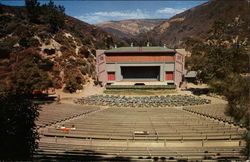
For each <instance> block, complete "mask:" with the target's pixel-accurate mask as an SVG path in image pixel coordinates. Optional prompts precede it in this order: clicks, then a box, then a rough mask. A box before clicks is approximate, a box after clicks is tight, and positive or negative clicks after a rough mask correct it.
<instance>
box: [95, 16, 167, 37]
mask: <svg viewBox="0 0 250 162" xmlns="http://www.w3.org/2000/svg"><path fill="white" fill-rule="evenodd" d="M165 21H166V19H129V20H121V21H105V22H102V23H99V24H97V26H98V27H100V28H102V29H103V30H105V31H106V32H108V33H111V34H114V35H116V36H118V37H120V38H127V39H128V38H132V37H134V36H136V35H138V34H140V33H145V32H148V31H150V30H152V29H153V28H154V27H155V26H157V25H159V24H161V23H163V22H165Z"/></svg>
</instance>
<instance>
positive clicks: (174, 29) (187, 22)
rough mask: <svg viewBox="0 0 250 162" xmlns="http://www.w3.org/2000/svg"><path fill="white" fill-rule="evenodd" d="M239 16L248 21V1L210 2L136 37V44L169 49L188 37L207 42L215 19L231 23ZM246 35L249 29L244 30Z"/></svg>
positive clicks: (177, 45) (179, 44) (218, 0)
mask: <svg viewBox="0 0 250 162" xmlns="http://www.w3.org/2000/svg"><path fill="white" fill-rule="evenodd" d="M238 16H240V18H241V19H243V20H244V21H245V22H248V21H249V4H248V1H247V0H210V1H208V2H206V3H204V4H202V5H199V6H197V7H194V8H191V9H189V10H187V11H185V12H183V13H180V14H177V15H175V16H173V17H172V18H170V19H168V20H167V21H165V22H163V23H161V24H160V25H158V26H156V27H155V28H154V29H153V30H151V31H149V32H147V33H143V34H139V35H137V41H138V42H140V43H143V44H145V42H147V41H149V42H151V43H152V44H153V45H163V44H166V45H167V46H168V47H172V48H173V47H181V44H182V41H183V40H184V39H185V38H186V37H192V38H198V39H205V38H207V37H208V31H209V30H210V29H211V27H212V25H213V23H214V21H215V20H216V19H224V20H225V21H226V22H230V21H232V20H233V19H234V18H235V17H238ZM242 30H243V31H244V32H245V33H246V35H247V30H249V28H248V27H247V26H246V28H245V29H242Z"/></svg>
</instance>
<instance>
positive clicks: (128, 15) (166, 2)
mask: <svg viewBox="0 0 250 162" xmlns="http://www.w3.org/2000/svg"><path fill="white" fill-rule="evenodd" d="M207 1H208V0H183V1H181V0H175V1H170V0H161V1H153V0H152V1H150V0H147V1H141V0H140V1H132V0H128V1H125V0H123V1H120V0H109V1H105V0H82V1H81V0H75V1H74V0H73V1H69V0H68V1H67V0H61V1H58V0H57V1H56V0H54V2H55V4H57V5H63V6H64V7H65V9H66V10H65V12H66V14H67V15H70V16H73V17H75V18H77V19H80V20H82V21H85V22H87V23H90V24H97V23H100V22H103V21H111V20H112V21H116V20H125V19H155V18H163V19H167V18H170V17H172V16H174V15H176V14H178V13H181V12H183V11H185V10H187V9H190V8H192V7H195V6H198V5H200V4H203V3H205V2H207ZM0 2H1V3H2V4H5V5H11V6H23V5H24V0H13V1H8V0H1V1H0ZM40 2H41V3H42V4H43V3H47V2H48V1H46V0H43V1H40Z"/></svg>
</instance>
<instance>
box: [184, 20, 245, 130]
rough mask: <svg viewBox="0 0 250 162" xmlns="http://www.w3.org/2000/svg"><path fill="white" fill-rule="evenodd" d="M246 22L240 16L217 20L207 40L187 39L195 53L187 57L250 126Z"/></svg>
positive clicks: (230, 110)
mask: <svg viewBox="0 0 250 162" xmlns="http://www.w3.org/2000/svg"><path fill="white" fill-rule="evenodd" d="M244 24H245V23H244V22H243V21H241V19H240V18H239V17H237V18H235V20H234V21H232V22H231V23H229V24H227V23H226V22H225V21H223V20H217V21H215V23H214V25H213V28H212V30H211V31H210V37H209V38H208V39H207V40H206V42H201V41H199V40H194V39H186V40H185V44H186V46H187V47H191V53H192V56H191V57H190V58H187V68H188V69H189V70H196V71H198V77H199V79H200V80H201V81H203V82H206V83H208V84H209V85H210V87H211V88H212V91H214V92H216V93H218V94H221V95H223V96H225V97H226V99H227V101H228V103H229V106H228V110H227V113H228V114H229V115H231V116H233V117H234V119H235V120H236V121H238V122H240V123H242V124H244V125H245V126H246V127H249V119H248V118H249V117H248V115H249V114H248V113H247V111H248V110H247V108H248V107H249V101H248V100H249V78H247V77H244V76H242V75H241V74H244V73H248V71H249V69H248V66H249V54H247V50H246V49H247V48H246V47H247V45H248V42H247V39H246V36H244V35H243V36H242V33H241V32H242V28H243V27H244Z"/></svg>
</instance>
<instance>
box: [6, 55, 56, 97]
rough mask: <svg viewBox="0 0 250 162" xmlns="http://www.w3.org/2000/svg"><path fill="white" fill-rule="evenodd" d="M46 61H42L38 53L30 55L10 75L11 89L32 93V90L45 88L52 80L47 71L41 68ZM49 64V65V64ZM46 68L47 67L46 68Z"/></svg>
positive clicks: (21, 92)
mask: <svg viewBox="0 0 250 162" xmlns="http://www.w3.org/2000/svg"><path fill="white" fill-rule="evenodd" d="M46 64H48V62H47V63H46V62H45V63H44V62H42V60H41V58H40V57H39V55H30V56H26V58H25V59H24V60H23V61H22V62H21V64H20V65H19V66H18V67H16V68H15V70H14V73H13V75H12V77H11V80H12V89H13V91H14V92H16V93H20V94H32V92H33V91H34V90H40V91H43V90H46V89H47V88H48V87H50V86H51V84H52V82H51V79H50V78H49V76H48V74H47V72H46V71H45V70H43V69H42V68H44V66H47V65H46ZM49 66H51V65H49ZM46 70H48V69H46Z"/></svg>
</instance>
